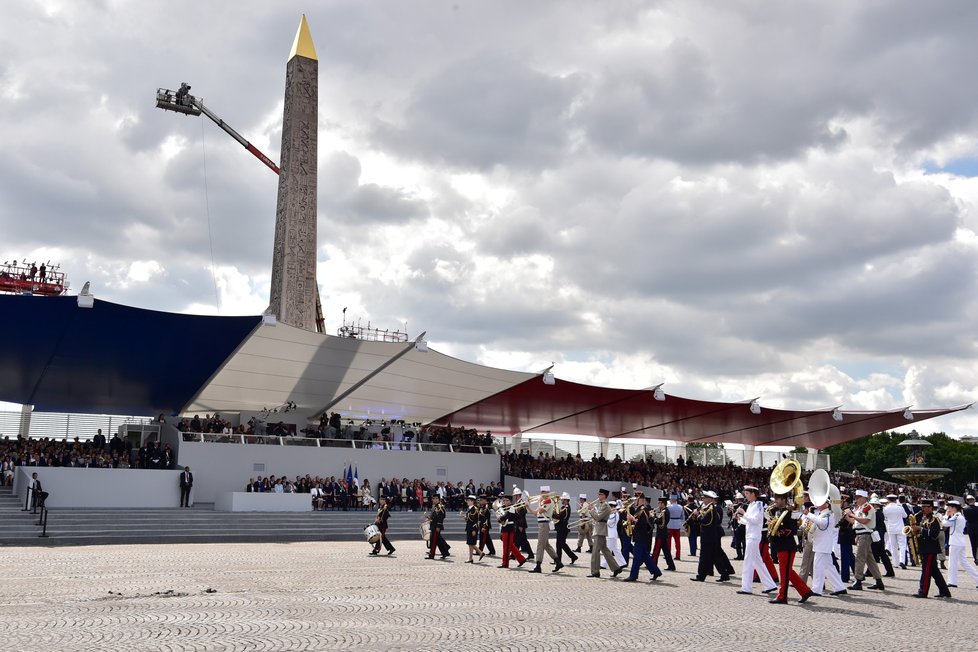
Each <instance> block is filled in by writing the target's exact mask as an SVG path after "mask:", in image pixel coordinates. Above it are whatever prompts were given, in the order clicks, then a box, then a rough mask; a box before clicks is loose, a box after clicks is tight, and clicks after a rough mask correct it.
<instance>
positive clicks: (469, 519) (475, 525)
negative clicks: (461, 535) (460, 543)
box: [462, 494, 482, 564]
mask: <svg viewBox="0 0 978 652" xmlns="http://www.w3.org/2000/svg"><path fill="white" fill-rule="evenodd" d="M475 501H476V498H475V496H473V495H471V494H469V495H468V496H466V497H465V512H464V514H463V515H462V516H463V518H464V519H465V545H467V546H468V547H469V558H468V559H467V560H466V562H465V563H466V564H471V563H473V561H474V560H473V558H474V557H475V555H476V553H477V552H478V544H479V508H478V507H476V506H475ZM479 559H482V555H479Z"/></svg>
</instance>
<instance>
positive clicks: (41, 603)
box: [0, 540, 978, 652]
mask: <svg viewBox="0 0 978 652" xmlns="http://www.w3.org/2000/svg"><path fill="white" fill-rule="evenodd" d="M450 543H452V544H453V547H452V552H453V556H452V557H451V558H450V559H449V560H448V561H429V560H426V559H423V555H424V549H423V544H422V543H421V542H420V541H418V540H414V541H395V542H394V544H395V545H396V546H397V556H396V557H393V558H388V557H386V556H383V555H382V556H380V557H369V556H368V555H367V553H368V552H369V546H368V545H367V544H366V543H365V542H363V541H360V542H327V543H309V542H303V543H287V544H269V543H263V544H258V543H254V544H251V543H249V544H241V543H233V544H209V545H198V544H161V545H120V546H73V547H55V548H42V547H5V548H0V577H2V578H3V580H2V581H0V641H2V642H3V649H4V650H5V651H9V650H30V651H32V652H34V651H37V650H127V651H128V650H172V651H177V650H181V651H182V650H276V651H282V650H331V649H357V650H443V649H450V650H452V651H453V652H463V651H469V650H473V651H474V650H487V651H488V650H492V651H499V650H520V651H524V650H582V649H588V648H591V649H598V650H653V649H656V650H659V649H671V650H694V649H700V650H712V649H725V650H746V649H751V650H777V651H778V652H788V651H790V650H801V651H805V652H811V651H813V650H840V649H845V648H857V649H858V648H861V647H873V648H876V649H882V650H911V649H913V650H919V649H921V647H924V648H927V649H930V648H935V649H936V648H937V647H939V648H940V649H941V650H944V651H950V650H972V649H974V641H973V640H971V639H970V635H969V633H968V631H967V630H968V626H967V624H968V623H970V622H972V621H973V619H974V618H975V613H976V610H975V606H976V605H978V590H976V589H975V588H973V587H971V588H959V589H957V590H953V589H952V591H953V592H954V595H955V598H954V599H953V600H950V601H948V600H938V599H930V600H915V599H913V598H912V597H911V594H912V592H913V591H915V590H916V586H917V583H916V582H917V574H916V573H913V572H910V571H903V572H900V571H898V572H899V573H900V574H899V576H898V577H897V578H895V579H890V578H888V579H887V587H888V589H889V590H887V591H886V592H885V593H883V594H877V593H873V592H863V593H860V594H853V595H850V596H848V597H840V598H831V597H822V598H814V599H813V600H812V601H811V602H810V603H809V604H806V605H799V604H797V596H796V595H795V594H794V593H791V594H790V597H791V600H792V604H790V605H788V606H778V605H769V604H768V603H767V599H768V596H765V595H763V594H761V593H760V592H759V591H758V592H757V593H756V594H755V595H754V596H740V595H737V594H736V593H735V591H736V590H737V589H738V588H739V582H736V581H735V582H731V583H729V584H723V585H721V584H717V583H714V582H706V583H702V584H700V583H695V582H690V581H689V578H690V577H692V575H693V573H694V572H695V568H696V566H695V564H696V560H695V558H691V559H689V560H684V561H682V562H679V563H678V572H675V573H666V574H665V576H664V577H663V578H662V579H660V580H659V581H658V582H655V583H652V584H650V583H649V582H648V581H645V580H646V579H647V574H646V573H644V572H643V574H642V575H641V576H640V577H642V579H643V581H642V582H637V583H622V582H621V581H620V580H614V579H610V576H607V577H603V578H602V579H590V578H588V577H587V574H588V568H587V564H586V561H587V560H586V556H585V557H582V559H581V560H580V561H579V562H578V563H577V565H575V566H567V567H565V568H564V570H563V571H562V572H561V573H558V574H551V573H550V572H549V570H550V566H549V563H544V566H543V568H544V571H545V572H544V573H543V574H541V575H531V574H528V573H527V572H526V571H527V570H528V569H529V568H531V566H530V565H529V564H527V565H526V566H524V567H523V568H522V569H516V568H515V564H514V568H513V569H510V570H503V569H498V568H496V566H497V565H498V563H499V559H498V557H496V558H492V557H486V558H485V559H484V560H483V562H482V563H476V564H471V565H470V564H464V563H462V562H463V561H464V556H463V555H464V545H463V544H462V543H460V542H457V541H454V542H453V541H451V540H450ZM734 564H735V566H736V567H738V568H739V562H734ZM922 642H923V643H922Z"/></svg>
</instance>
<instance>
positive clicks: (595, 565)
mask: <svg viewBox="0 0 978 652" xmlns="http://www.w3.org/2000/svg"><path fill="white" fill-rule="evenodd" d="M589 511H590V514H591V520H592V522H593V523H594V534H593V535H592V536H593V537H594V545H593V546H592V550H593V551H594V552H592V553H591V574H590V575H588V577H601V558H602V557H604V559H605V561H607V562H608V568H610V569H612V576H613V577H618V575H619V574H620V573H621V571H622V566H619V565H618V562H617V561H615V557H614V555H612V554H611V550H609V549H608V517H609V516H610V515H611V506H610V505H608V490H607V489H598V499H597V500H595V501H594V504H593V505H591V509H590V510H589Z"/></svg>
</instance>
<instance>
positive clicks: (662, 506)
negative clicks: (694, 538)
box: [652, 495, 676, 571]
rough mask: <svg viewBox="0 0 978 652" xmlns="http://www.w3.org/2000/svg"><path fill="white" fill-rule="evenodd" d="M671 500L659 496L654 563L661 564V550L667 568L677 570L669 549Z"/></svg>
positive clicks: (656, 513) (656, 514)
mask: <svg viewBox="0 0 978 652" xmlns="http://www.w3.org/2000/svg"><path fill="white" fill-rule="evenodd" d="M668 502H669V501H667V500H666V497H665V496H664V495H663V496H662V497H661V498H659V509H658V510H657V511H656V512H655V519H654V520H655V548H654V549H653V551H652V563H653V564H655V565H656V566H658V565H659V551H662V557H663V559H665V562H666V570H671V571H674V570H676V564H675V562H674V561H673V560H672V552H671V551H670V550H669V539H670V536H669V535H670V532H669V519H670V518H671V517H670V515H669V504H668Z"/></svg>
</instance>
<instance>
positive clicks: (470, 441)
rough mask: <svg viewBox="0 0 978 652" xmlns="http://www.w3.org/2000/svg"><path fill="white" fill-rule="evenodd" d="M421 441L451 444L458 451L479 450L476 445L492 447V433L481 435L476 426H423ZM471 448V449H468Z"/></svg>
mask: <svg viewBox="0 0 978 652" xmlns="http://www.w3.org/2000/svg"><path fill="white" fill-rule="evenodd" d="M419 441H420V442H421V443H432V444H443V445H451V446H452V447H453V448H454V449H455V450H456V451H461V452H463V453H464V452H478V449H477V448H476V447H479V446H485V447H489V448H491V447H492V444H493V441H492V433H491V432H489V431H488V430H487V431H486V432H485V434H482V435H480V434H479V433H478V432H477V431H476V430H475V429H474V428H463V427H452V426H425V427H424V428H421V433H420V439H419ZM466 449H469V450H466Z"/></svg>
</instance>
